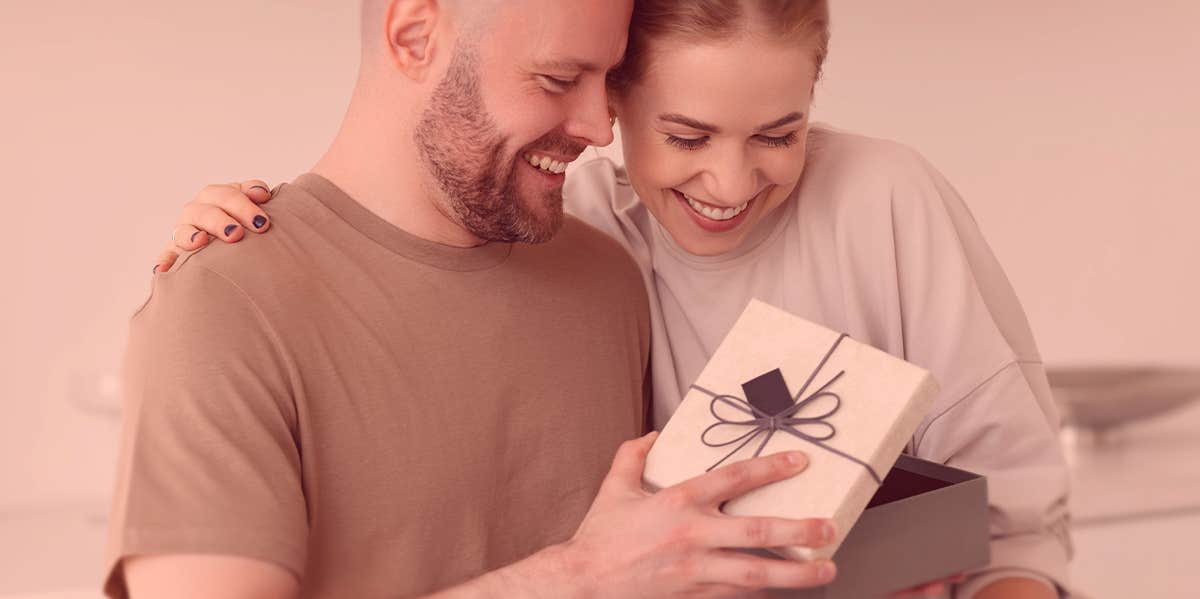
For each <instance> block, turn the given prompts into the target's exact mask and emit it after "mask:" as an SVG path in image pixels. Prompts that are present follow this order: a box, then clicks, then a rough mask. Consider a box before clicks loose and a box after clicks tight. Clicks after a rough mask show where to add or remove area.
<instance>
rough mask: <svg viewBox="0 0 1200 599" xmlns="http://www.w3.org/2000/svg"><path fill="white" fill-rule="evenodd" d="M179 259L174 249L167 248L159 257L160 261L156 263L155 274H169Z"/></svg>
mask: <svg viewBox="0 0 1200 599" xmlns="http://www.w3.org/2000/svg"><path fill="white" fill-rule="evenodd" d="M177 258H179V254H178V253H177V252H176V251H175V250H174V249H172V248H169V247H168V248H167V249H165V250H163V251H162V253H161V254H159V255H158V260H156V261H155V262H154V272H156V273H160V272H167V271H168V270H171V267H172V266H174V265H175V260H176V259H177Z"/></svg>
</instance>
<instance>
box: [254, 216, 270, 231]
mask: <svg viewBox="0 0 1200 599" xmlns="http://www.w3.org/2000/svg"><path fill="white" fill-rule="evenodd" d="M266 224H267V217H265V216H263V215H261V214H260V215H258V216H256V217H254V228H255V229H261V228H263V225H266Z"/></svg>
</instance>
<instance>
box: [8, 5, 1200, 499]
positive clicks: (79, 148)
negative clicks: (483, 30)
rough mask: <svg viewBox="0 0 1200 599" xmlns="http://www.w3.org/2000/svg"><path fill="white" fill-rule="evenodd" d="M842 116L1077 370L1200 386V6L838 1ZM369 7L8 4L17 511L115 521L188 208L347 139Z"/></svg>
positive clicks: (821, 111) (825, 106) (824, 98)
mask: <svg viewBox="0 0 1200 599" xmlns="http://www.w3.org/2000/svg"><path fill="white" fill-rule="evenodd" d="M834 4H835V6H834V17H835V20H836V26H835V31H834V43H833V47H832V56H831V59H830V62H829V64H828V66H827V78H826V80H825V82H824V84H823V86H822V88H821V89H820V91H819V94H818V103H819V104H818V107H817V111H816V114H817V117H818V118H819V119H821V120H826V121H829V122H832V123H834V124H837V125H839V126H841V127H844V128H849V129H854V130H857V131H860V132H864V133H868V134H873V135H878V136H883V137H889V138H894V139H899V140H902V141H905V142H907V143H909V144H911V145H913V146H915V147H917V148H918V149H920V150H921V151H922V152H923V153H925V154H926V155H927V156H928V157H929V158H930V159H931V160H932V161H933V162H934V163H935V164H936V165H938V166H939V167H940V168H941V169H942V170H943V172H945V173H946V174H947V176H948V177H949V178H950V179H951V181H953V182H954V183H955V184H956V186H957V187H958V188H959V190H960V191H961V192H962V193H963V195H964V196H965V197H966V198H967V200H968V202H969V203H970V205H971V206H972V209H973V210H974V212H975V215H976V217H977V218H978V220H979V222H980V224H981V226H982V228H983V229H984V232H985V233H986V234H987V236H988V238H989V240H990V241H991V243H992V245H993V247H994V248H995V250H996V252H997V254H998V255H999V257H1000V259H1001V261H1002V262H1003V263H1004V264H1005V265H1006V267H1007V269H1008V272H1009V274H1010V277H1011V278H1012V280H1013V283H1014V285H1015V286H1016V288H1017V291H1018V293H1019V294H1020V296H1021V298H1022V300H1023V301H1024V302H1025V306H1026V309H1027V311H1028V313H1029V315H1030V318H1031V320H1032V322H1033V325H1034V328H1035V331H1036V332H1037V334H1038V337H1039V340H1040V342H1041V345H1042V349H1043V353H1044V355H1045V357H1046V358H1047V360H1048V361H1049V362H1051V363H1053V364H1067V363H1069V364H1095V363H1118V362H1120V363H1125V362H1137V363H1173V364H1190V365H1198V364H1200V350H1198V349H1197V348H1196V347H1195V344H1194V341H1195V340H1196V339H1198V338H1200V316H1197V315H1196V314H1195V312H1194V309H1195V307H1196V306H1200V277H1197V276H1196V274H1195V273H1196V271H1197V270H1198V269H1197V267H1196V265H1195V261H1196V258H1197V257H1200V236H1197V235H1196V234H1195V230H1196V228H1197V226H1198V223H1200V195H1198V194H1197V192H1196V187H1197V184H1198V183H1200V181H1198V180H1197V178H1198V176H1197V173H1200V164H1198V162H1200V159H1198V158H1197V156H1198V152H1197V142H1198V140H1200V115H1198V114H1197V112H1196V108H1195V107H1196V106H1200V80H1198V75H1197V68H1196V64H1195V63H1196V60H1197V58H1198V57H1200V41H1198V39H1200V38H1197V37H1196V36H1195V35H1194V32H1193V31H1192V29H1193V26H1194V23H1196V22H1198V21H1200V4H1197V3H1194V2H1187V1H1184V0H1177V1H1169V0H1156V1H1154V2H1140V3H1135V2H1128V1H1121V2H1118V1H1115V0H1091V1H1088V2H1082V1H1059V2H1044V1H1040V0H1012V1H1008V2H989V3H979V2H960V1H952V0H937V1H922V2H904V3H898V2H863V1H848V0H843V1H837V0H835V2H834ZM356 11H357V3H356V2H352V1H351V0H340V1H333V0H326V1H323V2H318V1H317V0H304V1H290V2H284V1H281V0H210V1H208V2H202V3H200V2H159V1H150V0H114V1H110V2H103V3H83V2H63V1H61V0H58V1H46V2H24V3H17V2H4V3H0V74H2V76H3V83H2V85H3V92H2V93H0V140H2V141H0V169H3V173H4V177H3V182H2V186H3V187H2V190H3V194H2V197H3V210H2V211H0V215H2V218H3V225H2V227H3V228H2V232H0V273H3V277H4V278H3V281H4V282H3V293H2V294H0V308H2V309H0V331H2V333H0V369H2V370H0V374H2V375H3V376H0V508H3V507H11V506H28V505H50V504H54V503H56V502H57V503H64V502H79V501H83V502H93V501H94V502H95V503H97V504H102V503H103V501H105V498H106V496H107V494H108V491H109V485H110V481H111V476H112V470H111V467H112V461H113V458H114V455H115V440H116V434H117V426H116V423H115V421H114V420H112V419H111V418H108V417H104V416H102V415H96V414H93V413H91V412H88V411H86V410H80V409H78V408H77V407H73V406H74V404H75V403H79V402H83V403H85V404H89V405H99V406H100V407H101V409H105V408H107V409H111V408H112V407H113V406H114V405H115V403H114V399H113V398H112V397H111V395H112V394H111V392H110V391H106V390H105V389H106V388H108V386H110V384H109V383H105V382H104V380H105V377H107V376H109V375H111V374H112V373H115V371H116V368H117V365H118V360H119V356H120V352H121V350H122V345H123V337H124V332H125V319H126V318H127V316H128V315H129V314H130V312H131V311H132V310H133V308H134V307H135V306H136V305H137V304H138V303H139V302H140V300H141V299H142V298H143V297H144V295H145V293H146V291H147V289H148V283H149V277H150V273H149V270H150V267H151V265H152V263H153V260H154V258H155V256H156V255H157V253H158V251H159V249H160V248H161V246H162V244H163V243H164V242H165V240H166V239H167V237H168V236H169V235H170V226H171V224H172V223H173V222H174V218H175V214H176V212H177V211H178V208H179V206H180V205H181V204H182V203H183V202H184V201H186V200H187V199H190V198H191V197H192V195H194V193H195V192H196V191H197V190H198V189H199V188H200V187H201V186H202V185H203V184H204V183H206V182H213V181H226V180H234V179H240V178H247V177H251V176H256V177H261V178H265V179H267V180H268V181H271V182H272V183H275V182H278V181H280V180H286V179H289V178H291V177H292V176H294V175H295V174H297V173H299V172H301V171H303V170H304V169H306V168H307V167H308V166H309V165H310V164H311V163H312V162H313V161H314V160H315V158H316V157H317V156H318V155H319V152H320V151H321V150H323V148H324V145H325V144H326V142H327V141H328V140H329V139H330V138H331V136H332V135H333V133H334V131H335V128H336V126H337V124H338V122H339V119H340V116H341V112H342V109H343V108H344V104H345V101H346V99H347V98H348V92H349V90H350V86H351V84H352V82H353V77H354V69H355V66H356V58H357V56H356V51H357V31H356Z"/></svg>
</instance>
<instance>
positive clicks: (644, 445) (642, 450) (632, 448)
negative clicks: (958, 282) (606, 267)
mask: <svg viewBox="0 0 1200 599" xmlns="http://www.w3.org/2000/svg"><path fill="white" fill-rule="evenodd" d="M657 438H658V433H657V432H652V433H649V434H647V435H643V436H641V437H639V438H637V439H632V440H629V441H626V442H624V443H622V444H621V447H619V448H618V449H617V454H616V455H615V456H613V462H612V467H611V468H609V470H608V476H606V477H605V478H604V483H603V484H602V486H603V487H607V488H610V489H612V490H621V491H638V492H641V490H642V473H643V472H644V471H645V470H646V454H648V453H650V447H651V446H653V445H654V440H655V439H657Z"/></svg>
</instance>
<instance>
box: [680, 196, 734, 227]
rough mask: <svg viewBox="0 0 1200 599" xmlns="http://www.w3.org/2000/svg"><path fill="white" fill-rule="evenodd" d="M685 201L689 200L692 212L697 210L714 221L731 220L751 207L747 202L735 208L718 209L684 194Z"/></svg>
mask: <svg viewBox="0 0 1200 599" xmlns="http://www.w3.org/2000/svg"><path fill="white" fill-rule="evenodd" d="M680 193H683V192H680ZM683 199H685V200H687V203H688V206H691V207H692V210H695V211H696V212H699V213H700V214H703V215H704V216H705V217H706V218H710V219H712V220H729V219H731V218H733V217H735V216H737V215H739V214H741V213H742V211H743V210H745V209H746V206H749V205H750V202H748V201H747V202H744V203H742V205H741V206H735V207H733V208H716V207H714V206H709V205H708V204H704V203H701V202H698V201H696V200H694V199H692V197H691V196H689V195H688V194H686V193H684V194H683Z"/></svg>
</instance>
